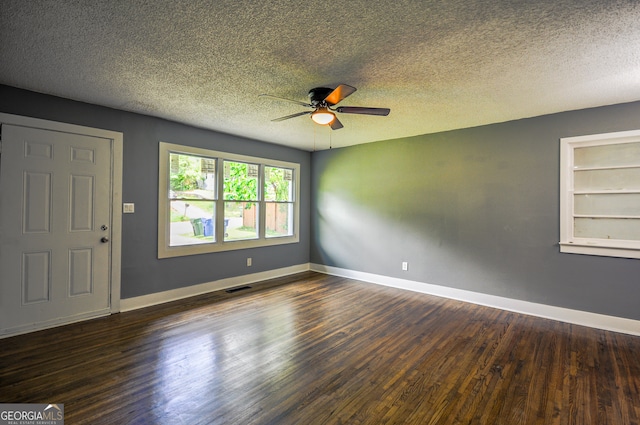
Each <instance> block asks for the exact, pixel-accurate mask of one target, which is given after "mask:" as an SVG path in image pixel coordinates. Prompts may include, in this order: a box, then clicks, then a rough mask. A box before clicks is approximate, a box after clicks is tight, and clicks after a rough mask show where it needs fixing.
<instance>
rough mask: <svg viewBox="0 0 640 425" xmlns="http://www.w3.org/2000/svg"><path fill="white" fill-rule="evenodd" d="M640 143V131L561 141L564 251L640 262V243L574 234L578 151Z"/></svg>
mask: <svg viewBox="0 0 640 425" xmlns="http://www.w3.org/2000/svg"><path fill="white" fill-rule="evenodd" d="M637 142H640V130H632V131H620V132H615V133H604V134H593V135H588V136H576V137H565V138H562V139H560V252H565V253H572V254H587V255H599V256H608V257H621V258H639V259H640V241H636V240H620V239H598V238H580V237H576V236H574V234H573V229H574V225H573V219H574V196H573V194H574V190H573V188H574V182H573V175H574V173H573V171H574V150H575V149H576V148H582V147H589V146H603V145H613V144H622V143H637Z"/></svg>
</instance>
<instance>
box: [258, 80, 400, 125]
mask: <svg viewBox="0 0 640 425" xmlns="http://www.w3.org/2000/svg"><path fill="white" fill-rule="evenodd" d="M355 91H356V88H355V87H351V86H348V85H346V84H340V85H339V86H338V87H336V88H335V89H330V88H327V87H316V88H314V89H311V90H309V101H310V103H305V102H299V101H297V100H291V99H285V98H283V97H278V96H272V95H270V94H261V95H260V96H261V97H268V98H271V99H276V100H284V101H287V102H291V103H295V104H296V105H301V106H305V107H307V108H312V109H313V111H304V112H298V113H295V114H291V115H287V116H285V117H280V118H276V119H274V120H271V121H274V122H277V121H284V120H288V119H290V118H295V117H299V116H302V115H311V119H312V120H313V121H314V122H315V123H317V124H321V125H328V126H329V127H331V129H332V130H339V129H341V128H342V127H344V126H343V125H342V123H341V122H340V120H339V119H338V117H336V114H335V113H334V112H339V113H342V114H361V115H379V116H387V115H389V112H390V111H391V110H390V109H389V108H366V107H361V106H338V107H336V108H333V106H335V105H337V104H338V103H339V102H340V101H342V100H343V99H344V98H346V97H347V96H349V95H351V94H353V92H355Z"/></svg>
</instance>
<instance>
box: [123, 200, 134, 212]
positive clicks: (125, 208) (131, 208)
mask: <svg viewBox="0 0 640 425" xmlns="http://www.w3.org/2000/svg"><path fill="white" fill-rule="evenodd" d="M122 212H123V213H125V214H133V213H134V212H136V204H134V203H130V202H125V203H124V204H122Z"/></svg>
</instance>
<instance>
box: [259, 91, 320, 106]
mask: <svg viewBox="0 0 640 425" xmlns="http://www.w3.org/2000/svg"><path fill="white" fill-rule="evenodd" d="M258 96H259V97H267V98H269V99H275V100H284V101H286V102H291V103H295V104H296V105H301V106H306V107H308V108H313V106H312V105H311V104H310V103H305V102H299V101H297V100H291V99H286V98H284V97H278V96H272V95H270V94H259V95H258Z"/></svg>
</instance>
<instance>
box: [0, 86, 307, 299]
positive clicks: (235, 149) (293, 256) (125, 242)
mask: <svg viewBox="0 0 640 425" xmlns="http://www.w3.org/2000/svg"><path fill="white" fill-rule="evenodd" d="M0 112H4V113H9V114H15V115H23V116H28V117H34V118H41V119H47V120H51V121H58V122H64V123H70V124H78V125H84V126H88V127H96V128H102V129H107V130H114V131H119V132H122V133H123V134H124V160H123V168H124V171H123V201H124V202H134V203H135V206H136V212H135V214H124V215H123V234H122V287H121V288H122V298H130V297H135V296H140V295H146V294H151V293H155V292H160V291H166V290H170V289H175V288H180V287H184V286H189V285H193V284H198V283H204V282H210V281H215V280H218V279H223V278H228V277H234V276H240V275H244V274H248V273H257V272H261V271H266V270H272V269H277V268H282V267H288V266H294V265H298V264H305V263H308V262H309V215H310V207H309V205H310V200H309V195H308V194H309V185H310V172H309V170H310V154H309V152H306V151H300V150H296V149H289V148H285V147H282V146H277V145H272V144H268V143H262V142H257V141H253V140H248V139H243V138H239V137H234V136H230V135H226V134H221V133H216V132H212V131H207V130H202V129H198V128H194V127H189V126H185V125H181V124H177V123H174V122H170V121H166V120H162V119H159V118H153V117H148V116H144V115H138V114H133V113H129V112H123V111H119V110H115V109H109V108H104V107H99V106H95V105H89V104H86V103H80V102H74V101H71V100H67V99H61V98H57V97H52V96H46V95H42V94H38V93H33V92H29V91H24V90H19V89H16V88H13V87H8V86H2V85H0ZM160 141H164V142H170V143H177V144H185V145H190V146H197V147H203V148H209V149H215V150H220V151H224V152H231V153H237V154H244V155H252V156H259V157H264V158H272V159H278V160H283V161H291V162H297V163H300V165H301V176H300V178H301V179H300V183H301V200H300V217H301V222H300V242H299V243H297V244H288V245H280V246H276V247H267V248H254V249H249V250H239V251H229V252H223V253H214V254H202V255H195V256H191V257H179V258H170V259H163V260H158V258H157V232H158V231H157V229H158V212H157V207H158V142H160ZM247 257H252V260H253V265H252V267H250V268H248V267H246V258H247Z"/></svg>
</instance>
